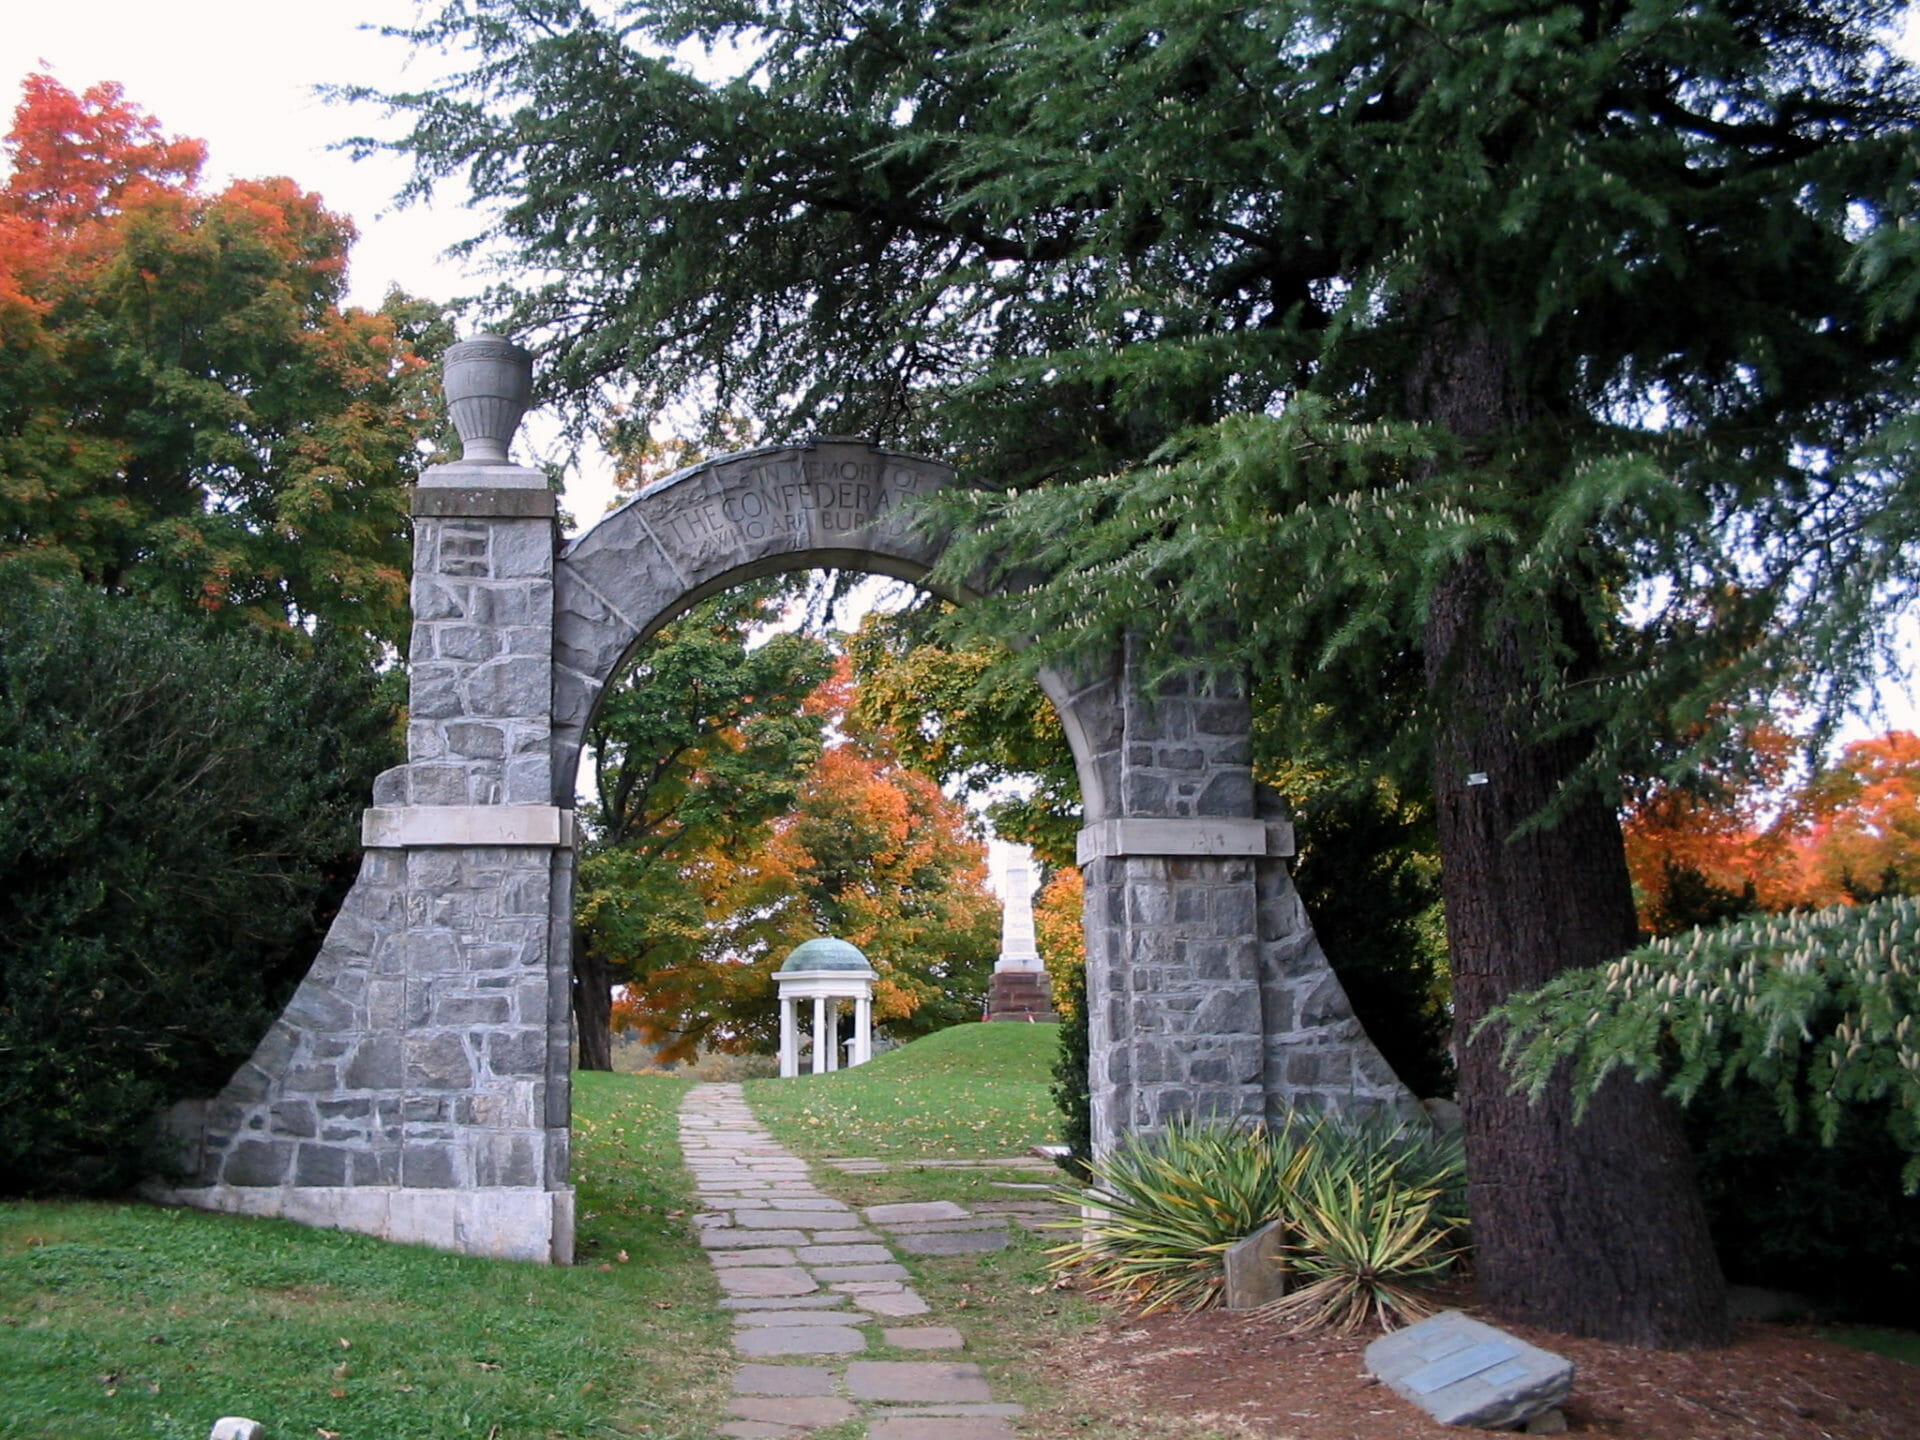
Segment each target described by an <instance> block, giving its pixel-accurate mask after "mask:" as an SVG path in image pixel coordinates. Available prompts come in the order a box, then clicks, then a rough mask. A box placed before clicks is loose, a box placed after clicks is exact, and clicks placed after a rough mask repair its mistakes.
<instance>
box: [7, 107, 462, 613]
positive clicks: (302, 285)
mask: <svg viewBox="0 0 1920 1440" xmlns="http://www.w3.org/2000/svg"><path fill="white" fill-rule="evenodd" d="M5 148H6V152H7V157H8V161H9V163H10V170H9V173H8V176H7V179H6V183H5V185H4V187H0V557H4V558H6V559H7V560H10V561H13V562H16V563H23V564H26V565H29V566H31V567H33V568H34V569H35V570H36V571H38V572H39V573H42V574H50V575H58V576H65V577H72V578H77V579H79V580H81V581H83V582H85V583H87V584H90V585H94V586H97V587H99V588H101V589H104V590H107V591H111V592H114V593H123V594H130V595H136V596H139V597H142V598H147V599H153V600H156V601H158V602H160V603H162V604H165V605H169V606H176V607H185V608H189V609H195V610H200V611H205V612H207V613H210V614H216V615H220V616H223V617H228V618H231V619H234V620H238V621H240V622H242V623H248V624H252V625H257V626H264V627H267V628H270V629H275V630H278V631H280V632H282V633H286V634H293V633H298V632H299V630H300V628H301V627H305V626H309V625H311V624H313V623H315V622H326V623H330V624H333V625H336V626H339V627H341V628H343V629H345V630H347V631H350V632H353V633H357V634H360V635H362V636H364V637H366V638H367V639H368V640H370V641H376V642H383V643H385V644H387V645H394V646H397V645H400V644H402V643H404V640H405V634H406V626H407V618H406V602H407V574H408V569H409V563H410V553H409V545H410V541H409V536H408V522H407V500H406V485H407V482H408V481H410V480H411V479H412V478H413V476H414V475H415V474H416V473H417V471H418V469H419V466H420V464H421V462H422V456H421V455H420V454H419V452H418V448H417V447H418V442H419V438H420V436H421V435H422V434H423V433H431V431H432V430H433V429H434V428H435V415H436V408H435V407H436V403H437V402H436V400H435V398H434V396H433V394H432V387H431V378H432V377H431V376H430V375H429V373H428V363H429V359H430V358H431V356H432V355H433V354H434V352H435V351H436V350H437V348H438V347H439V346H441V345H442V344H444V342H445V341H446V340H447V339H448V338H450V336H449V334H448V332H447V330H446V327H445V325H444V323H443V322H442V320H441V317H440V315H439V312H438V310H437V309H436V308H435V307H433V306H432V305H429V304H426V303H424V302H421V301H417V300H413V299H409V298H408V297H406V296H403V295H400V294H398V293H395V294H394V295H391V296H390V297H389V298H388V300H387V302H386V303H385V304H384V305H383V306H382V307H381V308H380V309H379V310H378V311H374V312H369V311H365V310H360V309H353V308H343V306H342V303H341V302H342V299H343V297H344V294H345V285H346V265H347V252H348V247H349V246H350V245H351V244H352V241H353V238H354V232H353V227H352V225H351V224H350V223H349V222H348V221H347V220H345V219H343V218H342V217H340V216H338V215H334V214H332V213H330V212H329V211H328V210H327V209H326V208H325V207H324V205H323V204H322V202H321V199H320V197H319V196H317V195H313V194H309V193H307V192H305V191H303V190H301V189H300V188H299V187H298V186H297V185H295V184H294V183H293V182H292V181H291V180H287V179H262V180H239V181H235V182H233V183H232V184H231V185H229V186H228V187H227V188H226V189H224V190H222V191H220V192H219V193H217V194H211V193H207V192H206V191H204V190H202V189H201V188H200V184H199V177H200V171H201V167H202V166H203V164H204V163H205V159H206V147H205V145H204V144H202V143H201V142H200V141H198V140H190V139H182V138H177V137H170V136H168V135H166V134H165V133H164V131H163V130H162V129H161V127H160V124H159V122H158V121H156V120H155V119H154V118H153V117H152V116H150V115H147V114H145V113H144V112H143V111H141V110H140V109H139V108H138V107H136V106H135V105H134V104H133V103H132V102H130V101H129V100H127V98H126V97H125V95H124V94H123V93H122V91H121V89H120V87H119V86H117V85H113V84H101V85H96V86H94V87H92V88H91V89H89V90H87V91H86V92H85V93H84V94H79V95H76V94H74V93H73V92H72V91H70V90H68V89H66V88H65V87H64V86H62V85H61V84H60V83H59V82H57V81H56V80H54V79H52V78H51V77H49V76H46V75H32V76H29V77H28V79H27V81H26V85H25V90H24V94H23V97H22V99H21V102H20V105H19V108H18V109H17V110H16V112H15V114H14V122H13V127H12V129H11V130H10V131H9V132H8V134H7V137H6V142H5Z"/></svg>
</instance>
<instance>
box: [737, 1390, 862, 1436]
mask: <svg viewBox="0 0 1920 1440" xmlns="http://www.w3.org/2000/svg"><path fill="white" fill-rule="evenodd" d="M727 1409H728V1411H729V1413H731V1414H734V1415H737V1416H739V1417H740V1418H741V1419H742V1420H765V1421H769V1422H770V1423H772V1424H775V1425H798V1426H802V1427H805V1428H807V1429H822V1428H824V1427H826V1426H828V1425H841V1424H845V1423H846V1422H847V1421H849V1420H852V1419H854V1418H855V1417H856V1416H858V1415H859V1414H860V1412H859V1410H857V1409H855V1408H854V1406H853V1405H851V1404H849V1403H848V1402H847V1401H845V1400H841V1399H839V1398H837V1397H835V1396H831V1395H819V1396H783V1397H780V1398H774V1397H772V1396H739V1397H735V1399H734V1400H733V1401H732V1403H730V1404H729V1405H728V1406H727Z"/></svg>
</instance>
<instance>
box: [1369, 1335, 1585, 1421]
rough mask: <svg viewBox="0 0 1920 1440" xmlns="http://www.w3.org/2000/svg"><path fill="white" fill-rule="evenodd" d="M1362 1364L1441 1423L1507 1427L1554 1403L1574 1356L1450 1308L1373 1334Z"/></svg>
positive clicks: (1562, 1394)
mask: <svg viewBox="0 0 1920 1440" xmlns="http://www.w3.org/2000/svg"><path fill="white" fill-rule="evenodd" d="M1367 1369H1368V1370H1370V1371H1372V1372H1373V1374H1374V1375H1375V1376H1376V1377H1378V1379H1379V1380H1380V1383H1381V1384H1383V1385H1385V1386H1386V1387H1387V1388H1388V1389H1389V1390H1391V1391H1393V1393H1394V1394H1396V1395H1398V1396H1400V1398H1401V1399H1403V1400H1410V1401H1412V1402H1413V1403H1414V1404H1415V1405H1418V1406H1419V1407H1420V1408H1421V1409H1423V1410H1425V1411H1426V1412H1427V1413H1428V1414H1429V1415H1431V1416H1433V1418H1434V1419H1435V1420H1438V1421H1439V1422H1440V1423H1441V1424H1442V1425H1472V1426H1476V1427H1478V1428H1480V1429H1483V1430H1505V1429H1511V1428H1513V1427H1514V1426H1517V1425H1523V1424H1525V1423H1526V1422H1527V1421H1528V1420H1530V1419H1532V1418H1533V1417H1534V1416H1535V1415H1538V1414H1541V1413H1542V1412H1544V1411H1547V1410H1551V1409H1553V1408H1554V1407H1555V1406H1557V1405H1558V1404H1559V1403H1560V1402H1561V1401H1562V1400H1564V1399H1566V1398H1567V1392H1568V1391H1569V1390H1571V1389H1572V1388H1573V1362H1572V1361H1571V1360H1568V1359H1567V1358H1565V1357H1564V1356H1561V1355H1555V1354H1553V1353H1552V1352H1550V1351H1547V1350H1542V1349H1540V1348H1539V1347H1538V1346H1534V1345H1529V1344H1527V1342H1526V1341H1524V1340H1522V1339H1520V1338H1519V1337H1518V1336H1515V1335H1509V1334H1507V1333H1506V1332H1505V1331H1504V1330H1497V1329H1495V1328H1494V1327H1493V1326H1491V1325H1484V1324H1482V1323H1481V1322H1480V1321H1478V1320H1473V1319H1469V1318H1468V1317H1467V1316H1465V1315H1462V1314H1461V1313H1460V1312H1459V1311H1457V1310H1448V1311H1445V1312H1443V1313H1441V1314H1439V1315H1435V1316H1434V1317H1433V1318H1432V1319H1430V1320H1423V1321H1421V1322H1420V1323H1419V1324H1418V1325H1410V1326H1408V1327H1407V1328H1406V1329H1405V1330H1401V1331H1399V1332H1398V1333H1396V1334H1393V1335H1389V1336H1387V1337H1386V1338H1384V1339H1381V1340H1376V1341H1374V1342H1373V1344H1371V1345H1369V1346H1368V1347H1367Z"/></svg>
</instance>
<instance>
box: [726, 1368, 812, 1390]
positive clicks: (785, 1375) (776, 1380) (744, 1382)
mask: <svg viewBox="0 0 1920 1440" xmlns="http://www.w3.org/2000/svg"><path fill="white" fill-rule="evenodd" d="M833 1381H834V1376H833V1371H831V1370H829V1369H827V1367H826V1366H824V1365H742V1366H741V1367H740V1368H739V1369H738V1370H736V1371H734V1373H733V1393H734V1394H736V1395H831V1394H833Z"/></svg>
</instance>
